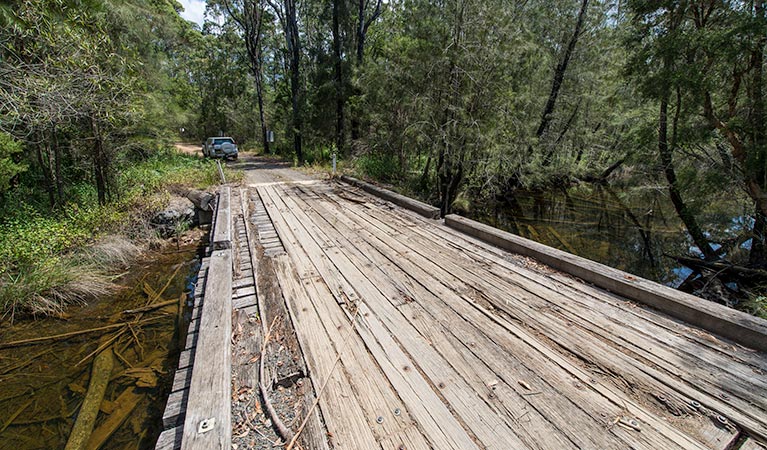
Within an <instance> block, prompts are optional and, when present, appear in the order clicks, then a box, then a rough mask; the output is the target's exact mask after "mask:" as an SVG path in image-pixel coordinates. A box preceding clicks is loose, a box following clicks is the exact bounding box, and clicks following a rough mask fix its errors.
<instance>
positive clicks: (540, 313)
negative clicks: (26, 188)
mask: <svg viewBox="0 0 767 450" xmlns="http://www.w3.org/2000/svg"><path fill="white" fill-rule="evenodd" d="M347 210H348V209H347ZM379 237H382V238H383V239H386V237H387V236H386V235H385V234H383V233H380V236H379ZM391 242H393V243H396V241H391ZM403 252H407V251H406V250H403V249H400V253H403ZM419 252H420V254H421V255H422V257H423V259H425V260H427V261H426V265H427V266H429V265H431V266H433V269H431V272H430V273H440V274H441V275H440V280H441V281H443V282H444V280H445V279H446V278H450V277H452V275H451V274H450V273H448V272H445V273H442V272H443V269H442V268H441V267H439V266H436V265H434V264H433V263H431V262H430V261H428V260H429V259H433V256H434V253H433V252H432V251H431V250H430V249H421V250H419ZM456 259H460V258H459V257H457V256H456V255H442V257H441V258H439V260H441V261H445V262H444V263H443V264H442V265H449V264H448V263H447V262H446V261H448V260H456ZM418 264H421V265H423V263H422V262H419V263H418ZM463 268H464V265H460V266H458V265H456V266H453V267H452V270H453V271H456V272H457V273H458V275H457V276H458V277H459V278H456V279H454V280H453V282H452V283H448V284H447V285H448V286H451V289H453V290H455V291H458V292H460V291H465V290H466V288H465V287H462V286H461V284H462V283H463V281H464V280H472V275H471V274H467V273H461V272H462V270H463ZM411 270H412V269H411ZM477 276H478V277H480V278H482V279H481V280H480V279H479V278H477V279H474V280H473V281H474V283H475V284H474V285H473V286H474V288H481V284H482V283H484V282H489V284H490V285H491V286H492V287H493V288H496V287H497V286H496V283H494V282H493V280H488V279H487V276H486V272H484V271H483V272H482V274H478V275H477ZM510 289H511V290H510ZM516 291H518V290H515V289H514V288H513V287H504V289H502V290H498V292H497V294H496V298H502V297H504V296H505V295H506V294H510V293H511V292H516ZM515 295H516V294H515ZM523 295H524V294H523ZM491 300H492V299H491ZM524 303H525V302H524V301H522V302H516V303H511V304H510V305H518V304H524ZM520 311H521V313H522V314H525V313H524V311H522V310H515V312H514V313H513V314H515V317H517V316H519V314H520ZM544 312H545V309H540V308H539V309H537V310H536V311H535V314H534V315H525V316H522V317H524V319H525V320H526V321H527V322H528V323H531V324H532V323H536V320H537V321H538V322H539V323H540V322H541V319H542V318H543V317H544V316H545V314H544ZM570 325H572V324H568V323H566V322H563V323H561V324H559V325H558V326H557V325H553V326H551V327H549V328H548V329H549V330H568V331H567V333H566V334H565V335H563V339H564V340H561V341H559V342H560V344H562V343H563V342H564V343H565V344H563V345H567V342H568V338H569V340H572V338H573V335H572V333H573V329H571V328H568V326H570ZM549 337H552V335H551V334H549ZM555 339H557V338H556V337H555ZM579 347H580V348H588V349H589V350H590V353H588V354H587V355H586V356H584V358H585V359H586V360H589V361H599V360H600V358H599V356H604V361H606V364H604V365H606V366H608V367H609V366H613V367H617V369H613V370H618V373H620V371H621V370H622V368H625V367H626V366H625V365H624V366H616V365H613V364H612V362H613V360H621V359H622V358H625V356H623V355H621V354H619V353H618V354H616V353H614V351H613V350H612V349H611V348H609V347H604V346H603V345H602V344H601V343H600V342H599V341H592V342H591V343H590V344H583V345H581V346H579ZM595 348H597V349H599V348H603V349H605V351H600V350H595ZM602 353H604V355H602ZM595 355H596V358H595ZM611 355H612V356H611ZM616 355H617V356H616ZM645 378H647V377H645ZM637 381H643V380H642V376H641V375H640V376H639V377H638V378H637ZM652 383H654V381H653V382H652ZM652 383H651V384H652ZM656 392H664V391H663V390H662V388H661V390H658V391H656ZM667 397H668V395H667ZM669 400H671V397H669ZM687 401H689V400H685V401H684V403H683V405H686V404H687ZM683 407H684V406H683ZM714 415H716V414H714ZM700 426H701V427H703V428H702V429H701V430H699V431H701V433H699V435H700V436H703V437H705V436H706V435H709V434H710V436H708V437H709V438H711V439H712V441H711V442H712V445H713V444H714V443H716V442H718V441H720V440H724V442H725V446H726V443H727V442H731V441H732V440H734V439H735V438H736V437H737V432H732V431H730V432H727V430H719V429H715V427H712V426H710V424H708V419H705V420H703V421H701V422H700ZM718 431H721V432H720V433H717V432H718Z"/></svg>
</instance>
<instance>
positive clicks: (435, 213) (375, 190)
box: [341, 175, 440, 219]
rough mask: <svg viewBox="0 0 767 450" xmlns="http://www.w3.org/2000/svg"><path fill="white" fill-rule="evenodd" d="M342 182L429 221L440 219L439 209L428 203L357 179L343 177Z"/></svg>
mask: <svg viewBox="0 0 767 450" xmlns="http://www.w3.org/2000/svg"><path fill="white" fill-rule="evenodd" d="M341 180H343V181H345V182H347V183H349V184H351V185H354V186H357V187H359V188H361V189H363V190H364V191H366V192H369V193H371V194H373V195H375V196H377V197H381V198H382V199H384V200H388V201H390V202H392V203H394V204H395V205H399V206H401V207H403V208H407V209H409V210H411V211H415V212H417V213H418V214H420V215H422V216H424V217H427V218H429V219H439V216H440V214H439V208H435V207H433V206H431V205H427V204H426V203H423V202H419V201H418V200H413V199H412V198H409V197H405V196H404V195H400V194H397V193H396V192H392V191H390V190H388V189H383V188H380V187H378V186H373V185H372V184H370V183H365V182H364V181H360V180H358V179H356V178H352V177H349V176H346V175H343V176H341Z"/></svg>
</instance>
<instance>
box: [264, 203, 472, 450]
mask: <svg viewBox="0 0 767 450" xmlns="http://www.w3.org/2000/svg"><path fill="white" fill-rule="evenodd" d="M263 200H264V204H265V205H266V206H267V208H269V209H270V210H271V211H273V212H272V215H273V216H274V217H275V225H276V226H277V228H278V231H279V232H280V233H281V235H282V236H283V241H284V242H285V244H286V247H288V248H289V249H290V250H291V254H292V256H293V261H294V262H295V263H296V264H297V265H298V267H300V268H301V269H300V270H301V271H302V272H309V271H310V269H309V268H308V267H307V266H306V261H307V258H306V256H305V253H303V248H302V247H301V246H300V245H299V243H298V241H297V240H296V237H295V235H294V234H293V233H292V231H291V229H290V227H289V226H288V225H287V224H286V223H285V222H284V221H283V220H282V216H281V213H280V212H279V208H277V206H275V205H274V203H273V202H272V201H271V199H270V198H269V197H268V195H264V197H263ZM314 276H316V275H314ZM304 279H305V282H308V283H312V282H313V279H312V278H310V277H307V278H304ZM325 288H326V289H327V286H326V287H325ZM333 291H334V295H335V294H336V293H337V291H335V290H333ZM340 295H342V296H344V298H346V296H350V297H351V298H352V299H353V298H356V296H355V294H354V293H353V290H352V289H351V288H347V290H346V292H344V293H341V294H340ZM361 307H364V305H361ZM360 313H361V315H359V314H358V316H357V319H358V322H357V324H356V325H357V327H358V331H359V332H360V335H361V336H362V338H363V340H364V341H365V344H366V345H367V346H368V348H369V350H370V351H371V352H372V353H373V355H374V356H375V359H376V361H377V362H378V363H379V364H380V365H381V369H382V370H383V372H384V373H385V374H386V376H387V378H388V379H389V381H390V382H391V384H392V386H394V388H396V391H397V394H399V396H400V397H401V398H402V400H403V401H404V402H405V404H406V405H407V411H408V412H409V413H410V414H412V416H413V418H414V419H415V420H416V422H417V423H418V424H419V426H420V427H422V429H423V430H424V431H425V433H426V434H427V435H428V439H429V440H430V441H431V442H432V443H433V444H434V446H435V448H440V449H456V450H457V449H462V448H465V449H469V448H475V445H474V443H473V442H472V439H471V438H470V437H469V436H468V434H466V432H465V431H464V430H463V427H462V426H461V425H460V424H459V423H458V422H457V421H456V419H455V418H454V417H453V416H452V414H451V412H450V411H449V410H448V409H447V408H446V407H445V405H444V404H442V402H441V401H440V400H439V398H438V396H437V394H436V393H435V392H434V391H433V390H432V389H431V388H430V386H429V385H428V384H427V382H426V380H425V379H424V378H423V377H422V375H421V374H420V373H419V372H417V371H415V370H409V369H408V368H409V367H412V361H410V359H409V358H408V357H407V356H405V355H404V353H403V352H402V350H401V349H400V348H399V347H398V345H397V344H396V343H395V342H394V340H393V339H392V337H391V336H390V335H388V334H386V332H385V331H384V330H383V327H382V326H381V325H380V323H379V322H378V321H375V320H374V321H372V322H371V323H370V324H363V323H361V322H360V320H361V317H366V316H369V312H366V311H360ZM371 330H375V332H373V331H371ZM390 359H393V361H394V362H392V361H390ZM392 412H394V411H392ZM401 414H405V412H404V411H401ZM395 415H396V414H395ZM381 417H383V418H384V423H387V420H386V417H384V416H381Z"/></svg>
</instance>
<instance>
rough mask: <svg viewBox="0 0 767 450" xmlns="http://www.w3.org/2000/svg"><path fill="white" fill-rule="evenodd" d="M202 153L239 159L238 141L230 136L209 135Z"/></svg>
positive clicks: (203, 145)
mask: <svg viewBox="0 0 767 450" xmlns="http://www.w3.org/2000/svg"><path fill="white" fill-rule="evenodd" d="M202 154H203V155H205V156H208V157H211V158H231V159H237V143H236V142H234V139H232V138H230V137H209V138H208V139H206V140H205V142H204V143H203V144H202Z"/></svg>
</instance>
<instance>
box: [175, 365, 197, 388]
mask: <svg viewBox="0 0 767 450" xmlns="http://www.w3.org/2000/svg"><path fill="white" fill-rule="evenodd" d="M191 381H192V368H191V367H187V368H185V369H180V370H177V371H176V373H175V374H174V375H173V384H172V385H171V388H170V391H171V392H178V391H182V390H184V389H187V388H189V383H191Z"/></svg>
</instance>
